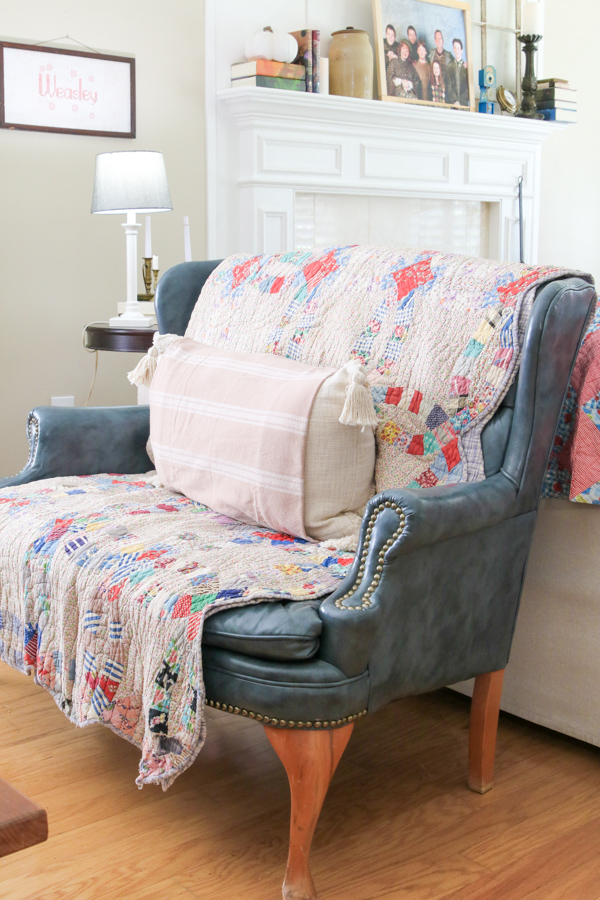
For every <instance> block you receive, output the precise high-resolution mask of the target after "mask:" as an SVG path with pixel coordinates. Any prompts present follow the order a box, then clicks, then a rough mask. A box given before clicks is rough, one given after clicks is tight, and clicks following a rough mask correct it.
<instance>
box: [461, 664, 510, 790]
mask: <svg viewBox="0 0 600 900" xmlns="http://www.w3.org/2000/svg"><path fill="white" fill-rule="evenodd" d="M503 679H504V669H499V670H498V671H497V672H486V674H485V675H478V676H477V678H476V679H475V687H474V689H473V699H472V700H471V724H470V728H469V787H470V788H471V790H472V791H476V792H477V793H478V794H485V793H486V792H487V791H489V790H491V789H492V788H493V787H494V757H495V755H496V735H497V733H498V716H499V713H500V697H501V695H502V681H503Z"/></svg>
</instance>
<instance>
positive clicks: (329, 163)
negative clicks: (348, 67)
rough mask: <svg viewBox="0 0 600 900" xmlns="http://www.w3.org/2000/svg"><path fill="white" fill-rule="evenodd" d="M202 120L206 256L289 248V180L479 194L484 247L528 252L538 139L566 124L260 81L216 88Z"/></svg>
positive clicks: (511, 254)
mask: <svg viewBox="0 0 600 900" xmlns="http://www.w3.org/2000/svg"><path fill="white" fill-rule="evenodd" d="M213 111H214V118H215V121H214V123H212V127H211V124H210V123H209V125H208V129H207V131H208V146H207V153H208V171H209V172H210V171H211V170H212V171H213V172H215V173H216V178H214V179H213V178H210V177H209V178H208V179H207V186H208V198H207V199H208V235H209V254H210V256H212V257H213V258H214V257H220V256H224V255H227V254H230V253H235V252H245V253H263V252H267V253H271V252H285V251H287V250H291V249H293V247H294V204H295V196H296V193H297V192H298V191H302V192H315V193H317V192H321V193H344V194H362V195H365V194H366V195H386V196H397V197H419V198H442V199H461V200H476V201H480V202H488V203H490V204H492V205H491V207H490V209H491V215H490V254H491V255H492V256H494V257H496V258H498V259H501V260H511V259H518V253H519V235H518V204H517V184H518V179H519V176H522V178H523V212H524V220H525V228H524V244H525V260H526V261H527V262H529V263H533V262H536V260H537V243H538V228H539V222H538V219H539V190H540V161H541V145H542V142H543V141H544V140H545V139H546V138H547V137H548V136H549V135H551V134H553V133H555V132H556V131H560V130H562V129H563V128H564V127H565V126H562V125H556V124H554V123H550V122H544V121H542V122H538V121H530V120H527V119H517V118H513V117H510V116H498V115H495V116H489V115H480V114H478V113H469V112H464V111H459V110H452V109H439V108H431V107H426V106H419V105H416V104H409V103H385V102H381V101H376V100H372V101H369V100H358V99H354V98H349V97H333V96H322V95H311V94H300V93H298V94H296V93H292V92H288V91H278V90H270V89H267V88H252V87H245V88H230V89H226V90H221V91H219V92H217V93H216V96H215V102H214V106H213Z"/></svg>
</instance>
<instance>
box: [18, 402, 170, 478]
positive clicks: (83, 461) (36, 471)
mask: <svg viewBox="0 0 600 900" xmlns="http://www.w3.org/2000/svg"><path fill="white" fill-rule="evenodd" d="M149 433H150V410H149V407H147V406H110V407H108V406H107V407H102V406H98V407H92V408H89V409H87V408H84V407H70V408H64V407H55V406H40V407H37V408H36V409H33V410H32V411H31V412H30V413H29V418H28V420H27V436H28V438H29V459H28V461H27V465H26V466H25V468H24V469H23V470H22V471H21V472H20V473H19V474H18V475H14V476H13V477H10V478H0V488H4V487H13V486H15V485H19V484H27V483H28V482H30V481H39V480H40V479H41V478H53V477H56V476H61V475H96V474H98V473H99V472H114V473H115V474H128V473H134V472H148V471H149V470H150V469H152V468H153V465H152V463H151V462H150V459H149V457H148V454H147V453H146V441H147V440H148V435H149Z"/></svg>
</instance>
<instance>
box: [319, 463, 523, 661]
mask: <svg viewBox="0 0 600 900" xmlns="http://www.w3.org/2000/svg"><path fill="white" fill-rule="evenodd" d="M516 510H517V490H516V488H515V486H514V485H513V484H512V482H511V481H509V480H508V479H507V478H506V477H505V476H504V475H503V474H502V473H498V474H497V475H494V476H492V477H491V478H487V479H486V480H485V481H479V482H476V483H471V484H460V485H451V486H449V487H441V488H428V489H427V490H413V489H405V490H388V491H384V492H383V493H381V494H378V495H377V496H376V497H373V498H372V500H371V501H370V502H369V504H368V506H367V509H366V512H365V515H364V518H363V522H362V526H361V533H360V539H359V546H358V551H357V554H356V557H355V560H354V562H353V564H352V567H351V569H350V572H349V573H348V575H347V576H346V578H345V579H344V581H343V582H342V584H341V585H340V587H339V588H338V589H337V590H336V591H335V592H334V593H333V594H330V595H329V596H328V597H326V598H325V600H323V602H322V603H321V606H320V608H319V615H320V617H321V619H322V621H323V633H322V636H321V645H320V653H319V656H320V658H321V659H324V660H326V661H327V662H330V663H332V664H333V665H335V666H337V667H338V668H339V669H341V670H342V672H344V674H345V675H347V676H348V677H354V676H355V675H358V674H360V673H361V672H364V671H365V669H366V668H367V665H368V662H369V658H370V656H371V653H372V650H373V643H374V639H375V634H376V631H377V628H378V626H379V621H380V617H381V597H382V595H383V594H386V595H387V596H388V597H389V593H390V590H389V588H390V580H392V579H393V578H395V577H396V578H397V575H392V574H391V572H390V569H391V568H392V566H393V568H394V569H395V570H396V571H397V569H398V562H396V561H397V560H398V558H399V557H401V556H403V555H405V554H409V553H411V552H412V551H414V550H416V549H417V548H420V547H424V546H426V545H428V544H439V543H442V542H444V541H448V540H451V539H452V538H457V537H459V536H462V535H466V534H470V533H472V532H476V531H480V530H483V529H486V528H490V527H492V526H493V525H496V524H498V523H499V522H502V521H504V520H505V519H509V518H511V517H512V516H514V515H515V514H516Z"/></svg>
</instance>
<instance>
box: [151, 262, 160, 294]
mask: <svg viewBox="0 0 600 900" xmlns="http://www.w3.org/2000/svg"><path fill="white" fill-rule="evenodd" d="M159 271H160V269H158V268H156V269H152V275H153V276H154V292H153V294H152V296H153V297H154V295H155V294H156V286H157V284H158V273H159Z"/></svg>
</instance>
